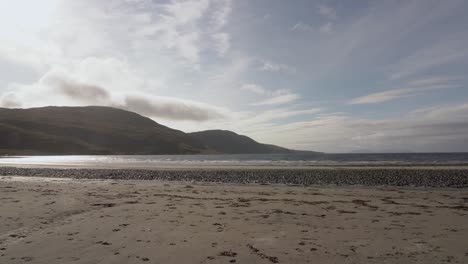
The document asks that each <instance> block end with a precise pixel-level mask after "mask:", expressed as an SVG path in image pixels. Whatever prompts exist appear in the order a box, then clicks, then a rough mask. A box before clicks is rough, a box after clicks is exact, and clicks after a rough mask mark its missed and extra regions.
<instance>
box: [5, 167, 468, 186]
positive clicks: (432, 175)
mask: <svg viewBox="0 0 468 264" xmlns="http://www.w3.org/2000/svg"><path fill="white" fill-rule="evenodd" d="M0 175H3V176H33V177H53V178H76V179H115V180H163V181H197V182H223V183H257V184H291V185H304V186H308V185H338V186H342V185H363V186H415V187H419V186H420V187H455V188H466V187H468V169H460V168H446V169H445V168H444V169H431V168H352V169H349V168H348V169H347V168H336V169H320V168H317V169H314V168H311V169H284V168H281V169H223V168H216V169H206V170H203V169H193V170H190V169H181V170H164V169H155V170H146V169H55V168H54V169H49V168H14V167H0Z"/></svg>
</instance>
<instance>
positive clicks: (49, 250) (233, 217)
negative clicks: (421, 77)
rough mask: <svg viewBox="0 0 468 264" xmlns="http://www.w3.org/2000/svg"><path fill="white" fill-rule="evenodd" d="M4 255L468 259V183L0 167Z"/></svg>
mask: <svg viewBox="0 0 468 264" xmlns="http://www.w3.org/2000/svg"><path fill="white" fill-rule="evenodd" d="M0 223H1V224H0V263H26V262H27V263H446V262H447V263H449V262H450V263H468V244H467V243H466V241H467V237H468V190H467V189H441V188H405V187H356V186H354V187H353V186H349V187H346V186H342V187H319V186H311V187H310V186H309V187H299V186H285V185H253V184H249V185H237V184H215V183H187V182H174V181H171V182H166V181H132V180H126V181H124V180H89V179H65V178H64V179H55V178H35V177H14V176H0Z"/></svg>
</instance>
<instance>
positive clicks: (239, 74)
mask: <svg viewBox="0 0 468 264" xmlns="http://www.w3.org/2000/svg"><path fill="white" fill-rule="evenodd" d="M467 11H468V1H465V0H444V1H440V0H416V1H412V0H401V1H386V0H379V1H372V0H369V1H363V0H356V1H332V0H328V1H327V0H319V1H312V0H294V1H282V0H235V1H231V0H200V1H195V0H188V1H182V0H180V1H179V0H172V1H155V0H80V1H75V0H41V1H32V0H29V1H28V0H15V1H11V0H0V106H1V107H8V108H29V107H40V106H48V105H58V106H85V105H103V106H112V107H118V108H123V109H127V110H130V111H134V112H137V113H139V114H141V115H145V116H148V117H150V118H152V119H153V120H155V121H156V122H158V123H161V124H164V125H167V126H169V127H172V128H176V129H179V130H182V131H186V132H192V131H200V130H207V129H227V130H232V131H234V132H237V133H240V134H244V135H247V136H250V137H252V138H253V139H255V140H257V141H260V142H264V143H272V144H277V145H280V146H284V147H289V148H294V149H302V150H315V151H323V152H458V151H468V87H467V85H468V75H467V73H468V16H467V15H466V12H467Z"/></svg>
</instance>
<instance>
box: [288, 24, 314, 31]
mask: <svg viewBox="0 0 468 264" xmlns="http://www.w3.org/2000/svg"><path fill="white" fill-rule="evenodd" d="M291 30H292V31H302V32H308V31H312V30H314V27H313V26H311V25H309V24H307V23H303V22H297V23H296V24H294V26H292V27H291Z"/></svg>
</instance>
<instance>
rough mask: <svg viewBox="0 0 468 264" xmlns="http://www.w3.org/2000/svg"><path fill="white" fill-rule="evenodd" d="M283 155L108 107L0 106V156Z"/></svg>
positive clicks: (219, 133)
mask: <svg viewBox="0 0 468 264" xmlns="http://www.w3.org/2000/svg"><path fill="white" fill-rule="evenodd" d="M289 152H292V150H289V149H286V148H282V147H278V146H274V145H267V144H261V143H258V142H256V141H254V140H253V139H251V138H249V137H246V136H242V135H238V134H236V133H234V132H231V131H225V130H208V131H201V132H195V133H188V134H187V133H184V132H182V131H179V130H175V129H172V128H169V127H166V126H163V125H161V124H159V123H157V122H155V121H153V120H152V119H150V118H147V117H144V116H141V115H139V114H137V113H133V112H129V111H126V110H122V109H117V108H111V107H103V106H86V107H54V106H50V107H40V108H29V109H9V108H0V155H6V154H7V155H87V154H89V155H92V154H107V155H110V154H116V155H117V154H122V155H123V154H126V155H133V154H139V155H157V154H210V153H226V154H241V153H289Z"/></svg>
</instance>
